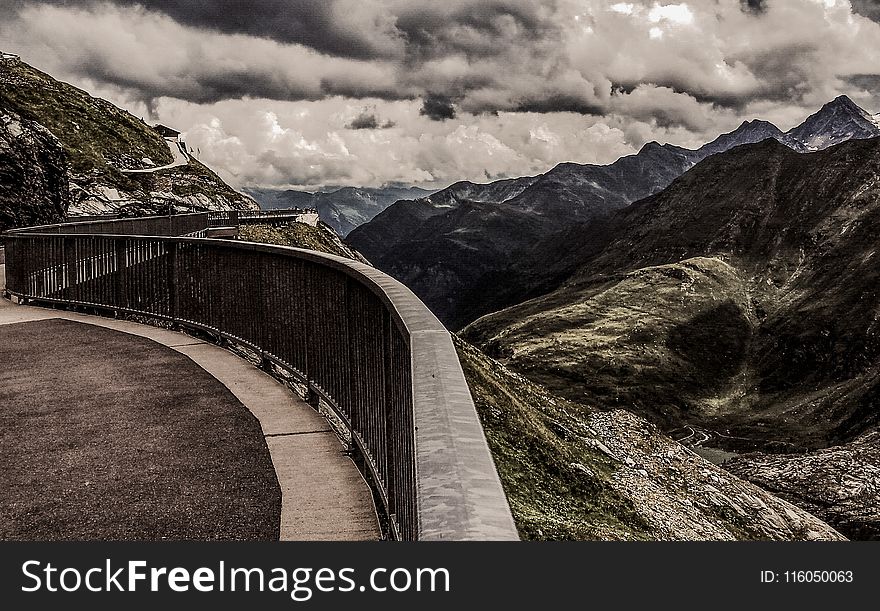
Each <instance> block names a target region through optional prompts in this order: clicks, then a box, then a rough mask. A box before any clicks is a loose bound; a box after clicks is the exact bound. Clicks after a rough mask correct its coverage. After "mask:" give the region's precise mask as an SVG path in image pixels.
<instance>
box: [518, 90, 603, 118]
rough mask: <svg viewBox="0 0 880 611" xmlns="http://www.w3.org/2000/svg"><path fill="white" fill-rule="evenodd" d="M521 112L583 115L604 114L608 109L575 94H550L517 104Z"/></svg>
mask: <svg viewBox="0 0 880 611" xmlns="http://www.w3.org/2000/svg"><path fill="white" fill-rule="evenodd" d="M516 110H517V111H519V112H537V113H550V112H574V113H578V114H581V115H597V116H601V115H604V114H605V112H606V109H605V108H604V107H602V106H599V105H596V104H590V103H588V102H585V101H584V100H583V99H582V98H580V97H577V96H573V95H564V94H550V95H544V96H541V97H536V98H534V99H531V100H524V101H522V102H520V103H519V104H518V105H517V106H516Z"/></svg>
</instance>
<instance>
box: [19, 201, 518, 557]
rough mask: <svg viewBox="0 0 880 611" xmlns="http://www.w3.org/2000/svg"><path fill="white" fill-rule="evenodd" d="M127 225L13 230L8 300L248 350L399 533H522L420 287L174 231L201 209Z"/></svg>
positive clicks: (187, 227)
mask: <svg viewBox="0 0 880 611" xmlns="http://www.w3.org/2000/svg"><path fill="white" fill-rule="evenodd" d="M196 217H198V218H196ZM169 218H170V219H171V220H169ZM126 222H127V223H128V224H127V225H125V226H124V233H123V232H120V228H121V227H122V226H120V225H119V224H118V221H110V222H108V223H107V224H106V225H105V226H104V227H103V228H98V227H95V223H89V224H82V225H81V226H80V227H79V231H78V232H77V231H76V230H75V229H74V230H72V229H71V226H70V225H67V224H66V225H61V226H48V227H41V228H28V229H24V230H15V231H11V232H8V233H7V234H6V235H5V242H6V266H7V267H6V277H7V287H6V290H7V292H8V293H9V294H10V295H13V296H16V297H17V298H19V299H21V300H25V301H34V302H37V303H50V304H64V305H67V306H82V307H92V308H97V309H104V310H111V311H115V312H118V313H121V312H124V313H131V314H138V315H144V316H149V317H152V318H156V319H163V320H167V321H171V322H172V323H174V324H176V325H180V326H182V327H189V328H192V329H200V330H202V331H205V332H208V333H211V334H214V335H216V336H217V337H218V338H223V339H225V340H228V341H232V342H235V343H237V344H240V345H243V346H246V347H248V348H249V349H251V350H252V351H254V352H255V353H256V354H257V355H258V356H259V358H260V359H261V361H262V363H263V365H264V366H266V367H267V368H272V369H275V370H276V371H277V370H280V371H281V372H283V373H284V374H285V375H287V376H290V378H292V379H293V380H294V381H295V382H296V383H297V384H299V385H300V386H301V387H302V388H303V389H306V391H307V393H308V394H309V395H311V397H313V398H315V399H316V400H318V401H320V403H321V405H323V406H325V407H328V408H329V409H331V410H332V411H333V412H334V414H335V417H336V418H337V419H338V420H339V421H341V422H342V423H343V425H344V427H345V429H346V430H347V432H348V436H349V437H350V441H351V444H352V445H353V446H354V448H355V449H356V450H357V454H358V455H359V456H360V457H361V458H362V460H361V461H360V462H361V463H362V468H363V469H364V471H365V472H366V475H368V477H369V479H370V480H371V481H372V482H373V484H374V488H375V489H376V490H378V497H379V502H380V504H381V509H383V510H384V513H385V514H386V516H387V517H388V519H389V530H390V533H391V535H392V536H393V537H394V538H398V539H404V540H438V539H448V540H468V539H470V540H480V539H492V540H498V539H516V538H517V532H516V528H515V525H514V522H513V519H512V517H511V513H510V509H509V506H508V504H507V500H506V498H505V496H504V492H503V489H502V487H501V484H500V481H499V478H498V474H497V472H496V470H495V466H494V463H493V461H492V457H491V455H490V452H489V448H488V445H487V444H486V440H485V437H484V435H483V431H482V428H481V426H480V423H479V419H478V417H477V413H476V409H475V408H474V404H473V400H472V398H471V395H470V392H469V390H468V386H467V383H466V381H465V379H464V374H463V373H462V369H461V365H460V363H459V361H458V357H457V355H456V352H455V349H454V346H453V344H452V338H451V336H450V335H449V333H448V331H447V330H446V329H445V328H444V327H443V325H442V324H441V323H440V322H439V321H438V320H437V318H436V317H435V316H434V315H433V314H432V313H431V312H430V311H429V310H428V308H427V307H426V306H425V305H424V304H423V303H422V302H421V301H420V300H419V299H418V298H417V297H415V295H413V294H412V292H411V291H409V289H407V288H406V287H404V286H403V285H402V284H401V283H399V282H397V281H396V280H394V279H392V278H391V277H389V276H387V275H385V274H383V273H381V272H379V271H378V270H376V269H374V268H372V267H370V266H368V265H364V264H361V263H357V262H355V261H350V260H348V259H343V258H340V257H336V256H332V255H326V254H322V253H317V252H314V251H309V250H301V249H295V248H287V247H280V246H269V245H264V244H254V243H246V242H235V241H227V240H212V239H204V238H191V237H168V235H167V234H175V233H178V234H192V233H197V232H198V230H196V231H193V227H195V226H197V225H198V226H199V228H200V229H205V228H206V227H207V218H206V217H205V215H180V216H179V217H158V218H153V219H138V220H136V222H133V221H132V220H126ZM112 223H117V224H112ZM157 227H158V228H159V229H161V230H162V231H163V233H165V234H166V235H163V236H159V235H132V234H134V233H147V232H148V231H157V229H156V228H157ZM102 229H103V230H106V231H102ZM111 230H112V231H111ZM58 232H62V233H58ZM108 232H109V233H108ZM112 232H119V233H115V234H114V233H112Z"/></svg>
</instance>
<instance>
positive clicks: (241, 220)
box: [208, 208, 315, 227]
mask: <svg viewBox="0 0 880 611" xmlns="http://www.w3.org/2000/svg"><path fill="white" fill-rule="evenodd" d="M309 213H315V211H314V210H302V209H300V208H289V209H276V210H219V211H214V212H209V213H208V224H209V226H210V227H233V226H237V225H247V224H256V223H273V222H293V221H295V220H296V219H297V218H298V217H300V216H302V215H303V214H309Z"/></svg>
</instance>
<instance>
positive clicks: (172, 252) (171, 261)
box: [166, 242, 180, 325]
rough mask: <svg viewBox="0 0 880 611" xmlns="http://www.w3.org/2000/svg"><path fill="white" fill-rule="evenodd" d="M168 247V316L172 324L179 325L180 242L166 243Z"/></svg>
mask: <svg viewBox="0 0 880 611" xmlns="http://www.w3.org/2000/svg"><path fill="white" fill-rule="evenodd" d="M166 244H167V245H168V310H169V312H168V314H169V316H170V317H171V322H172V324H174V325H177V321H178V320H179V318H180V292H179V289H178V280H179V279H180V274H179V270H178V264H177V250H178V246H179V243H178V242H166Z"/></svg>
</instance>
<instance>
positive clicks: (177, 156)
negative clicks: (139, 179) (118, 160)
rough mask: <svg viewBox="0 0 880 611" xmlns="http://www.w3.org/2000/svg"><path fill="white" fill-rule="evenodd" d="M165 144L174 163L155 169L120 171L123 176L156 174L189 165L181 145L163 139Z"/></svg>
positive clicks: (187, 157)
mask: <svg viewBox="0 0 880 611" xmlns="http://www.w3.org/2000/svg"><path fill="white" fill-rule="evenodd" d="M165 143H166V144H167V145H168V149H169V150H170V151H171V155H172V156H173V157H174V161H172V162H171V163H169V164H166V165H160V166H156V167H155V168H141V169H139V170H120V172H122V173H123V174H150V173H152V172H158V171H159V170H168V169H171V168H176V167H179V166H182V165H187V164H188V163H189V154H187V153H186V152H184V150H183V145H182V144H180V143H179V142H177V141H175V140H169V139H167V138H166V139H165Z"/></svg>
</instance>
